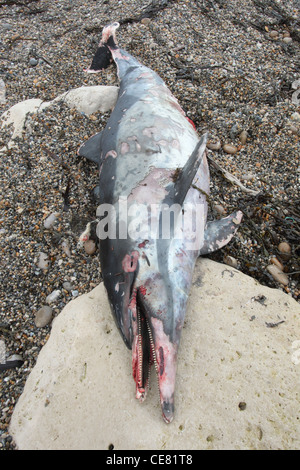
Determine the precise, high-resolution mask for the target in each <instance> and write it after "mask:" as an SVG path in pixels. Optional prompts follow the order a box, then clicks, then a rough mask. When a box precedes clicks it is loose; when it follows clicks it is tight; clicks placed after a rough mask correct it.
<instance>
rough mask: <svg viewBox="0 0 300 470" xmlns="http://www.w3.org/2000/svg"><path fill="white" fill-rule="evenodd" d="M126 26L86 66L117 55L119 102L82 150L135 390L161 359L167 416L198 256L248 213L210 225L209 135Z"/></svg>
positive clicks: (220, 242)
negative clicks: (94, 189) (95, 189)
mask: <svg viewBox="0 0 300 470" xmlns="http://www.w3.org/2000/svg"><path fill="white" fill-rule="evenodd" d="M118 27H119V24H118V23H113V24H110V25H108V26H106V27H104V29H103V32H102V39H101V41H100V44H99V48H98V50H97V52H96V55H95V56H94V59H93V61H92V64H91V66H90V67H89V68H88V69H87V70H86V71H88V72H90V73H95V72H99V71H101V70H102V69H104V68H106V67H107V66H108V65H109V64H110V63H111V62H112V60H114V62H115V63H116V65H117V70H118V76H119V79H120V90H119V95H118V100H117V103H116V106H115V108H114V110H113V112H112V114H111V116H110V118H109V120H108V122H107V125H106V127H105V129H104V130H103V131H102V133H99V134H96V135H95V136H93V137H92V138H91V139H90V140H88V141H87V142H85V143H84V144H83V145H82V147H81V148H80V149H79V154H80V155H83V156H85V157H87V158H89V159H90V160H93V161H97V162H98V164H99V169H100V179H99V187H100V205H99V207H98V216H99V217H100V222H99V224H98V236H99V239H100V260H101V269H102V275H103V280H104V284H105V287H106V290H107V294H108V299H109V302H110V305H111V309H112V313H113V315H114V318H115V321H116V324H117V326H118V328H119V330H120V332H121V335H122V337H123V340H124V342H125V344H126V345H127V347H128V348H130V349H132V368H133V377H134V379H135V382H136V396H137V398H138V399H139V400H141V401H142V400H144V398H145V397H146V393H147V389H148V385H149V372H150V366H151V365H152V364H154V366H155V369H156V372H157V377H158V385H159V393H160V403H161V408H162V414H163V418H164V419H165V421H166V422H167V423H169V422H170V421H172V419H173V415H174V390H175V374H176V358H177V353H178V347H179V341H180V335H181V330H182V328H183V322H184V316H185V311H186V304H187V300H188V296H189V291H190V287H191V282H192V275H193V269H194V265H195V261H196V259H197V257H198V256H199V255H200V254H206V253H209V252H210V251H213V250H215V249H218V248H221V247H222V246H224V245H225V244H226V243H228V242H229V240H230V239H231V238H232V236H233V235H234V233H235V231H236V230H237V227H238V225H239V224H240V222H241V218H242V214H241V212H236V213H234V214H232V215H231V216H229V217H228V218H227V219H223V220H222V221H219V222H217V221H216V222H212V223H210V224H207V223H206V219H207V194H208V193H209V169H208V163H207V158H206V135H204V136H202V137H201V138H200V139H199V137H198V135H197V133H196V130H195V128H194V126H193V125H192V124H191V122H190V121H189V120H188V119H187V117H186V116H185V113H184V112H183V110H182V109H181V107H180V105H179V104H178V102H177V100H176V99H175V97H174V96H173V95H172V94H171V92H170V91H169V89H168V88H167V86H166V85H165V83H164V82H163V80H162V79H161V78H160V77H159V76H158V75H157V74H156V73H155V72H153V71H152V70H151V69H149V68H148V67H145V66H144V65H142V64H141V63H140V62H138V60H136V59H135V58H134V57H132V56H131V55H130V54H129V53H128V52H126V51H125V50H123V49H121V48H119V46H118V45H117V42H116V37H115V31H116V29H117V28H118Z"/></svg>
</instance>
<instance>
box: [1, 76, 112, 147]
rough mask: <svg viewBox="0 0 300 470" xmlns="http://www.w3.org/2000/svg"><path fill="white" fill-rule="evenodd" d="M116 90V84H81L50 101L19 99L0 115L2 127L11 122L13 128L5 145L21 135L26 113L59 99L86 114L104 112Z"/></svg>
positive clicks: (38, 110)
mask: <svg viewBox="0 0 300 470" xmlns="http://www.w3.org/2000/svg"><path fill="white" fill-rule="evenodd" d="M118 92H119V87H117V86H101V85H97V86H85V87H84V86H82V87H79V88H72V89H71V90H69V91H66V92H65V93H63V94H61V95H59V96H57V97H56V98H55V99H54V100H52V101H43V100H41V99H29V100H24V101H20V102H19V103H17V104H15V105H14V106H12V107H11V108H9V109H8V110H7V111H5V112H4V113H3V114H2V116H1V117H0V124H1V127H2V128H4V127H7V126H9V125H10V124H12V128H13V131H12V134H11V135H10V140H9V141H8V142H7V144H6V145H7V147H8V148H11V147H12V146H13V144H14V142H13V141H14V139H16V138H17V137H21V136H22V132H23V130H24V126H25V123H26V118H27V115H28V114H30V113H40V112H42V111H43V110H44V109H46V108H49V107H50V106H52V105H53V104H54V103H56V102H59V101H63V102H65V103H66V104H67V105H68V106H69V107H70V108H75V109H76V110H77V111H78V112H83V113H85V114H87V115H89V114H92V113H94V112H96V111H101V112H106V111H110V110H112V109H113V108H114V106H115V103H116V101H117V97H118ZM5 149H6V147H3V148H2V149H0V153H1V152H2V151H4V150H5Z"/></svg>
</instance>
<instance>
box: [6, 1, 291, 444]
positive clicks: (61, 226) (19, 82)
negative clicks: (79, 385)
mask: <svg viewBox="0 0 300 470" xmlns="http://www.w3.org/2000/svg"><path fill="white" fill-rule="evenodd" d="M299 6H300V4H299V1H298V0H285V1H284V2H283V1H279V0H277V1H276V0H274V1H271V0H264V1H261V0H251V1H248V0H230V1H229V0H213V1H209V0H199V1H196V0H185V1H184V0H178V1H176V0H173V1H171V0H170V1H168V0H161V1H152V2H150V0H143V1H139V2H137V1H133V0H126V1H123V0H120V1H117V0H104V1H83V0H75V1H73V0H72V1H68V0H65V1H62V0H58V1H55V2H50V1H49V0H41V1H34V0H31V1H25V0H24V1H22V2H20V1H17V0H16V1H8V0H1V1H0V20H1V21H0V32H1V36H0V43H1V52H0V59H1V69H0V79H2V80H3V82H4V84H5V88H6V90H5V91H6V97H5V101H4V100H2V101H1V103H0V114H2V113H3V112H4V111H6V110H7V109H9V107H11V106H12V105H14V104H16V103H18V102H19V101H22V100H25V99H29V98H40V99H42V100H45V101H50V100H52V99H54V98H55V97H56V96H58V95H59V94H61V93H63V92H65V91H67V90H68V89H71V88H76V87H81V86H84V85H86V86H87V85H89V86H91V85H118V79H117V76H116V70H115V67H114V66H111V67H110V68H109V69H107V70H106V71H105V72H103V73H102V74H96V75H94V74H86V73H84V71H83V69H84V68H85V67H87V66H88V65H89V63H90V61H91V58H92V56H93V54H94V52H95V50H96V48H97V44H98V42H99V39H100V36H101V30H102V27H103V26H104V25H105V24H108V23H111V22H112V21H119V22H120V23H121V27H120V29H119V31H118V33H117V35H118V40H119V43H120V44H121V46H122V47H123V48H124V49H126V50H128V51H129V52H130V53H132V54H133V55H135V56H136V57H137V58H139V59H140V60H141V62H143V63H144V64H146V65H148V66H149V67H151V68H152V69H154V70H155V71H156V72H157V73H158V74H159V75H160V76H161V77H162V78H163V79H164V80H165V82H166V83H167V85H168V87H169V88H170V90H171V91H172V93H173V94H174V95H175V96H176V97H177V98H178V100H179V102H180V104H181V106H182V107H183V109H184V110H185V111H186V112H187V115H188V117H189V118H190V119H191V120H192V121H193V122H194V123H195V125H196V127H197V130H198V131H199V134H201V133H203V132H205V131H208V132H209V139H210V145H211V144H217V145H215V147H217V148H215V149H214V150H213V149H211V150H209V155H210V156H211V157H212V158H213V159H214V160H215V161H216V162H217V163H218V164H219V165H220V166H221V167H223V168H225V169H226V170H227V171H229V172H230V173H232V174H233V175H234V176H235V177H237V178H238V179H239V180H240V181H242V183H243V185H244V186H245V187H246V188H248V189H251V190H254V191H258V192H259V194H258V195H256V196H254V195H251V194H249V193H246V192H245V191H244V190H242V189H241V188H240V187H238V186H237V185H235V184H232V183H230V182H229V181H228V180H226V179H224V177H222V175H221V173H220V171H218V170H217V169H215V168H214V167H213V166H212V165H211V195H210V208H211V214H210V217H211V218H213V217H221V216H222V215H226V214H229V213H230V212H232V211H233V210H235V209H241V210H243V212H244V222H243V224H242V226H241V228H240V230H239V232H238V235H237V236H236V237H235V239H234V240H233V241H232V242H231V243H230V244H229V245H228V246H226V247H225V248H224V249H222V250H220V251H219V252H217V253H215V254H212V255H210V257H211V258H212V259H215V260H217V261H221V262H224V261H226V262H230V263H232V262H233V263H234V264H235V265H236V266H237V267H238V268H239V269H240V270H241V271H243V272H244V273H246V274H248V275H250V276H252V277H254V278H256V279H257V280H258V281H259V282H261V283H263V284H265V285H268V286H270V287H274V288H279V289H283V290H284V291H285V292H287V294H288V295H291V296H293V297H294V298H295V299H299V272H300V244H299V239H300V209H299V205H300V191H299V188H300V182H299V179H300V162H299V155H300V144H299V136H300V92H299V100H298V92H297V90H298V88H299V89H300V68H299V64H300V61H299V56H300V54H299V52H300V47H299V40H300V21H299ZM297 80H298V81H299V82H298V84H297ZM107 118H108V114H103V113H100V112H98V113H95V114H93V115H90V116H87V115H85V114H84V113H79V112H77V111H76V110H72V109H70V108H68V107H67V105H66V104H64V103H55V104H54V105H53V106H52V107H51V108H47V109H46V110H45V111H44V112H42V113H40V114H38V115H36V114H32V115H30V116H28V117H27V120H26V125H25V129H24V132H23V136H22V138H20V139H19V140H18V141H17V143H16V145H15V146H14V147H13V148H12V149H6V150H5V151H4V152H3V153H1V155H0V182H1V184H0V191H1V200H0V248H1V273H0V299H1V310H0V341H1V344H2V346H3V345H4V344H5V357H6V359H7V358H9V357H10V356H12V355H17V356H18V357H20V359H21V360H22V361H24V362H23V364H22V366H20V367H17V368H12V369H7V370H4V371H2V372H1V371H0V386H1V389H0V449H5V450H12V449H14V448H15V444H14V442H13V439H12V437H11V436H10V435H9V431H8V426H9V422H10V417H11V414H12V412H13V409H14V405H15V403H16V401H17V399H18V397H19V395H20V394H21V393H22V390H23V387H24V384H25V381H26V378H27V376H28V374H29V373H30V371H31V369H32V367H33V366H34V364H35V361H36V359H37V356H38V353H39V351H40V349H41V348H42V346H43V345H44V344H45V343H46V341H47V339H48V337H49V334H50V331H51V324H47V325H46V326H43V327H37V326H36V323H35V318H36V314H37V312H38V311H39V309H41V308H42V307H43V306H44V305H47V302H46V299H47V297H48V296H49V295H50V294H51V293H53V292H54V291H59V294H58V295H57V298H56V300H55V301H54V302H53V303H51V304H50V306H51V308H52V314H53V317H55V316H56V315H57V314H59V312H60V311H61V309H62V308H63V307H64V305H65V304H66V303H67V302H69V301H70V300H71V299H72V298H74V297H76V296H77V295H80V294H83V293H85V292H88V291H89V290H91V289H92V288H93V287H95V286H96V285H97V284H98V283H99V282H101V269H100V265H99V259H98V256H97V252H95V253H91V254H90V253H87V252H86V250H85V249H84V247H82V246H80V245H78V237H79V235H80V233H81V232H82V231H83V230H84V229H85V227H86V224H87V223H88V222H91V221H93V220H94V219H95V210H96V206H97V199H96V196H95V194H94V192H93V190H94V188H95V186H96V185H97V166H96V165H94V164H92V163H90V162H87V161H84V160H83V159H80V158H79V157H78V156H77V149H78V147H79V146H80V144H81V143H82V142H83V141H84V140H86V139H87V138H88V137H89V136H91V135H92V134H94V133H95V132H98V131H99V130H101V128H103V127H104V126H105V123H106V120H107ZM8 135H9V133H8V130H7V128H4V129H2V130H1V131H0V148H1V147H3V146H5V144H6V143H7V139H8ZM224 145H225V147H224ZM226 145H227V147H226ZM228 145H230V146H231V150H230V153H228V150H229V149H230V147H228ZM211 147H214V146H213V145H211ZM51 214H57V215H56V220H55V221H54V224H53V225H52V226H51V227H50V228H45V226H44V222H45V220H46V219H47V218H48V217H49V216H50V215H51ZM95 241H96V238H95ZM281 242H286V243H287V244H288V247H289V248H290V253H286V254H281V255H280V253H279V250H278V245H279V244H280V243H281ZM41 253H42V255H41ZM272 256H274V257H277V261H278V262H279V263H281V265H282V267H283V270H284V272H285V273H286V274H287V276H288V284H286V285H283V284H280V283H279V282H278V281H276V280H275V279H274V277H273V276H272V274H271V273H270V272H269V270H267V266H268V265H270V259H271V257H272ZM232 258H233V261H232ZM39 262H41V263H43V262H45V263H46V264H45V265H43V264H40V266H42V267H39Z"/></svg>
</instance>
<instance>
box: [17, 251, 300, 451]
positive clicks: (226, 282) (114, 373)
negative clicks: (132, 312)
mask: <svg viewBox="0 0 300 470" xmlns="http://www.w3.org/2000/svg"><path fill="white" fill-rule="evenodd" d="M299 312H300V309H299V304H298V303H297V302H296V301H295V300H293V299H292V298H291V297H290V296H288V295H287V294H285V293H284V292H282V291H280V290H277V289H270V288H268V287H264V286H261V285H260V284H259V283H258V282H257V281H255V280H254V279H252V278H250V277H248V276H246V275H244V274H242V273H240V272H239V271H237V270H236V269H234V268H232V267H229V266H226V265H223V264H219V263H216V262H214V261H211V260H208V259H200V260H199V261H198V262H197V265H196V269H195V273H194V281H193V287H192V291H191V295H190V299H189V306H188V310H187V314H186V320H185V327H184V329H183V332H182V339H181V345H180V352H179V357H178V371H177V386H176V397H175V399H176V402H175V406H176V408H175V418H174V420H173V422H172V423H171V424H166V423H165V422H164V421H163V419H162V417H161V411H160V405H159V400H158V392H157V382H156V377H155V374H154V373H153V374H152V376H151V389H150V391H149V393H148V397H147V399H146V401H145V402H144V403H142V404H140V403H139V402H138V401H137V400H136V399H135V397H134V394H135V386H134V381H133V378H132V373H131V353H130V351H129V350H127V349H126V347H125V345H124V344H123V341H122V339H121V337H120V335H119V332H118V331H117V328H116V326H115V324H114V321H113V319H112V316H111V313H110V308H109V305H108V302H107V298H106V293H105V290H104V287H103V284H100V285H99V286H98V287H96V288H95V289H94V290H92V291H91V292H90V293H88V294H85V295H82V296H81V297H78V298H77V299H76V300H73V301H71V302H70V303H69V304H68V305H67V306H66V307H65V308H64V309H63V310H62V312H61V313H60V315H58V316H57V317H56V319H55V320H54V322H53V328H52V332H51V335H50V338H49V340H48V342H47V344H46V345H45V346H44V347H43V349H42V350H41V352H40V354H39V356H38V360H37V363H36V365H35V367H34V368H33V370H32V372H31V373H30V375H29V377H28V379H27V382H26V385H25V389H24V392H23V394H22V395H21V397H20V399H19V401H18V403H17V405H16V407H15V410H14V413H13V415H12V420H11V424H10V432H11V434H12V435H13V437H14V439H15V441H16V444H17V446H18V448H19V449H22V450H25V449H35V450H37V449H40V450H44V449H108V447H109V446H110V445H113V446H114V449H115V450H118V449H123V450H124V449H130V450H133V449H136V450H139V449H152V450H153V449H155V450H161V449H166V450H172V449H177V450H180V449H190V450H191V449H297V448H299V446H300V429H299V426H300V419H299V418H300V415H299V410H300V406H299V405H300V404H299V378H300V359H299V358H300V325H299ZM280 322H281V323H280ZM276 325H277V326H276Z"/></svg>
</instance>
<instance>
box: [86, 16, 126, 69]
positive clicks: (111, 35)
mask: <svg viewBox="0 0 300 470" xmlns="http://www.w3.org/2000/svg"><path fill="white" fill-rule="evenodd" d="M119 26H120V24H119V23H112V24H110V25H108V26H105V27H104V28H103V31H102V39H101V41H100V43H99V46H98V49H97V51H96V54H95V55H94V57H93V60H92V63H91V65H90V66H89V67H88V68H87V69H85V70H84V71H85V72H88V73H98V72H101V71H102V70H104V69H106V68H107V67H108V66H109V65H110V64H111V63H112V61H113V57H112V53H111V49H115V48H116V47H117V42H116V33H115V32H116V29H118V27H119Z"/></svg>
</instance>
